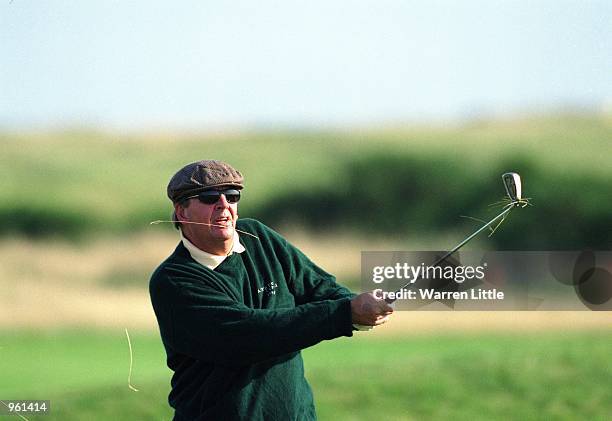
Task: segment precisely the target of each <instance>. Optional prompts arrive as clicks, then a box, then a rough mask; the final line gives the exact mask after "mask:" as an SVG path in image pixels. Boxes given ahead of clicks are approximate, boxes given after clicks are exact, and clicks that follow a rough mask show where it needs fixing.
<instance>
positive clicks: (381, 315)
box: [351, 292, 393, 326]
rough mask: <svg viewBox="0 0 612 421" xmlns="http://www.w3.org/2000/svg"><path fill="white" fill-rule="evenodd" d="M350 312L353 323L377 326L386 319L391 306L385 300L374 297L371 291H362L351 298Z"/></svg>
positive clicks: (391, 310) (390, 311)
mask: <svg viewBox="0 0 612 421" xmlns="http://www.w3.org/2000/svg"><path fill="white" fill-rule="evenodd" d="M351 313H352V316H353V324H357V325H366V326H378V325H381V324H383V323H385V322H386V321H387V319H388V318H389V315H390V314H391V313H393V308H392V307H391V306H390V305H389V304H387V303H386V302H385V300H379V299H378V298H375V297H374V294H373V293H371V292H364V293H363V294H359V295H358V296H356V297H355V298H353V299H352V300H351Z"/></svg>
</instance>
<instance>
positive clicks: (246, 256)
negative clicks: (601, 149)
mask: <svg viewBox="0 0 612 421" xmlns="http://www.w3.org/2000/svg"><path fill="white" fill-rule="evenodd" d="M242 188H243V176H242V175H241V174H240V172H238V171H236V170H235V169H234V168H232V167H231V166H230V165H228V164H226V163H224V162H221V161H213V160H205V161H199V162H195V163H192V164H189V165H187V166H186V167H184V168H183V169H181V170H180V171H178V172H177V173H176V174H175V175H174V177H172V179H171V180H170V183H169V184H168V197H169V198H170V200H172V203H173V204H174V218H173V219H174V221H175V226H176V227H177V228H178V231H179V234H180V239H181V241H180V242H179V244H178V246H177V247H176V249H175V250H174V252H173V253H172V255H171V256H170V257H168V258H167V259H166V260H165V261H164V262H163V263H162V264H161V265H160V266H159V267H158V268H157V269H156V270H155V272H154V273H153V275H152V277H151V282H150V286H149V289H150V294H151V301H152V303H153V309H154V310H155V315H156V316H157V321H158V323H159V329H160V333H161V338H162V341H163V344H164V347H165V349H166V353H167V363H168V367H170V369H171V370H173V371H174V375H173V377H172V381H171V384H172V391H171V392H170V396H169V397H168V400H169V403H170V405H171V406H172V407H173V408H174V410H175V414H174V420H190V421H193V420H224V421H229V420H282V421H285V420H314V419H316V413H315V408H314V403H313V397H312V392H311V389H310V386H309V385H308V383H307V382H306V379H305V378H304V369H303V364H302V357H301V354H300V350H301V349H304V348H307V347H309V346H312V345H315V344H317V343H319V342H321V341H323V340H325V339H334V338H338V337H341V336H352V332H353V329H354V327H353V325H357V324H359V325H366V326H376V325H380V324H382V323H384V322H385V321H386V320H387V318H388V316H389V315H390V314H391V312H392V311H393V310H392V308H391V307H390V306H389V305H388V304H387V303H385V302H384V301H383V300H378V299H376V298H374V297H373V295H372V294H371V293H363V294H360V295H355V294H352V293H351V292H350V291H349V290H348V289H346V288H344V287H343V286H341V285H339V284H337V283H336V281H335V278H334V277H333V276H332V275H330V274H328V273H326V272H325V271H323V270H322V269H320V268H319V267H317V266H316V265H315V264H314V263H313V262H311V261H310V260H309V259H308V257H306V256H305V255H304V254H303V253H302V252H300V250H298V249H297V248H295V247H294V246H293V245H291V244H290V243H289V242H288V241H287V240H285V239H284V238H283V237H282V236H280V235H279V234H278V233H276V232H275V231H273V230H272V229H270V228H268V227H267V226H265V225H264V224H262V223H261V222H258V221H256V220H253V219H241V220H238V202H239V200H240V192H241V190H242Z"/></svg>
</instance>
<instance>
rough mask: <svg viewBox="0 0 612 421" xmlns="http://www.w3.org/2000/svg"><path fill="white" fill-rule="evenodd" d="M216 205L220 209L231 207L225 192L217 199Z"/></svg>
mask: <svg viewBox="0 0 612 421" xmlns="http://www.w3.org/2000/svg"><path fill="white" fill-rule="evenodd" d="M216 207H217V208H219V209H224V208H229V202H228V201H227V198H226V197H225V195H224V194H223V193H221V196H219V200H217V203H216Z"/></svg>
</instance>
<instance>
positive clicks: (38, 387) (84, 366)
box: [0, 330, 612, 421]
mask: <svg viewBox="0 0 612 421" xmlns="http://www.w3.org/2000/svg"><path fill="white" fill-rule="evenodd" d="M132 344H133V346H134V358H135V365H134V373H133V376H132V381H133V383H134V385H135V386H136V387H137V388H139V389H140V391H139V392H132V391H130V390H129V389H128V386H127V372H128V365H129V355H128V348H127V343H126V340H125V336H123V332H106V333H105V332H100V331H96V332H87V333H85V332H79V331H56V332H51V333H40V332H31V333H19V334H15V333H12V334H8V333H4V334H0V347H1V348H0V355H2V358H0V368H1V372H2V374H3V377H2V382H0V396H3V397H6V398H18V399H51V401H52V402H51V405H52V408H53V410H52V411H53V413H52V415H51V416H46V417H28V418H29V419H30V420H35V419H40V420H43V421H44V420H82V419H88V420H108V419H117V420H129V419H156V420H162V419H170V417H171V411H170V410H169V408H168V407H167V406H166V395H167V392H168V382H169V375H170V373H169V370H167V369H166V368H165V366H164V356H163V350H162V349H161V345H160V343H159V340H158V338H157V336H156V335H153V334H132ZM611 347H612V336H611V335H609V331H605V332H599V333H598V332H559V331H557V332H548V333H538V334H537V335H536V334H528V333H513V334H510V333H506V334H499V333H497V334H495V333H478V332H474V333H471V334H464V335H457V334H440V335H436V334H430V335H412V334H411V333H410V331H408V330H407V331H406V332H403V333H402V334H401V335H400V336H377V335H376V333H373V332H370V333H362V334H358V336H356V337H354V338H345V339H340V340H335V341H327V342H324V343H321V344H319V345H317V346H315V347H313V348H310V349H307V350H306V351H305V352H304V359H305V364H306V372H307V377H308V379H309V381H310V382H311V385H312V386H313V390H314V394H315V400H316V404H317V410H318V414H319V418H320V419H321V420H329V419H337V420H370V419H390V420H410V419H465V420H468V419H492V418H495V419H500V418H501V419H517V420H518V419H521V420H523V419H532V420H536V419H606V417H607V416H608V415H609V413H610V412H611V411H612V368H611V367H610V365H609V351H610V349H611Z"/></svg>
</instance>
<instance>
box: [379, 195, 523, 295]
mask: <svg viewBox="0 0 612 421" xmlns="http://www.w3.org/2000/svg"><path fill="white" fill-rule="evenodd" d="M513 207H514V206H508V208H506V209H504V210H503V211H502V212H501V213H500V214H499V215H497V216H496V217H495V218H493V219H491V220H490V221H489V222H487V223H486V224H484V225H483V226H482V227H480V228H479V229H478V230H477V231H476V232H474V233H473V234H472V235H470V236H469V237H468V238H466V239H465V240H463V241H462V242H460V243H459V244H457V245H456V246H455V248H453V249H452V250H451V251H449V252H448V253H446V254H445V255H444V256H442V257H441V258H439V259H438V260H436V261H435V262H434V263H433V264H432V265H431V266H437V265H438V264H440V263H442V262H443V261H444V260H446V259H447V258H448V257H449V256H450V255H451V254H453V253H454V252H456V251H457V250H459V249H460V248H461V247H463V246H464V245H465V244H466V243H467V242H468V241H470V240H471V239H472V238H474V237H476V236H477V235H478V234H480V233H481V232H482V231H484V230H485V229H486V228H487V227H488V226H490V225H491V224H492V223H494V222H495V221H497V220H498V219H500V218H502V217H504V216H505V215H506V214H507V213H508V212H510V210H512V208H513ZM413 284H414V281H411V282H408V283H407V284H406V285H404V286H402V287H401V288H400V289H399V290H398V291H396V292H399V291H401V290H402V289H404V288H407V287H409V286H410V285H413ZM395 300H396V299H393V300H391V299H389V298H386V299H385V301H386V302H387V303H388V304H391V303H394V302H395Z"/></svg>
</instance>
